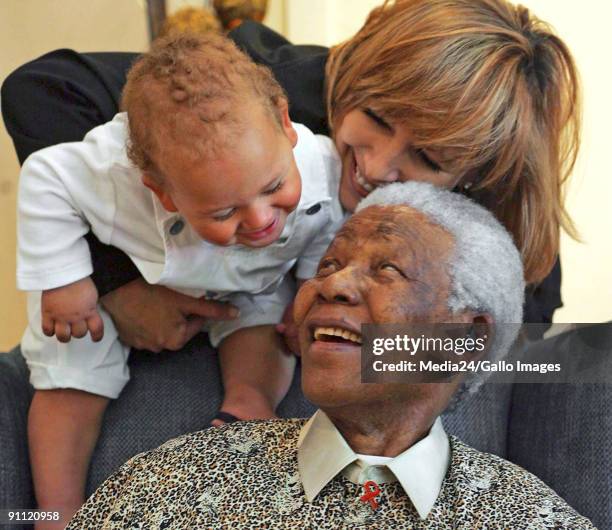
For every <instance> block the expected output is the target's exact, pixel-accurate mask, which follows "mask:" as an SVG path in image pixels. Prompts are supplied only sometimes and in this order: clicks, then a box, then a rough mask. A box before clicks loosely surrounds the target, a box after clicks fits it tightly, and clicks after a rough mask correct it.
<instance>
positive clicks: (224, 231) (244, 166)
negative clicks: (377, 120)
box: [145, 109, 302, 247]
mask: <svg viewBox="0 0 612 530" xmlns="http://www.w3.org/2000/svg"><path fill="white" fill-rule="evenodd" d="M250 114H251V116H249V118H248V120H247V121H248V126H247V128H246V130H245V132H244V134H243V135H241V137H240V138H239V139H238V140H237V141H236V142H235V146H233V147H231V148H224V149H223V150H222V151H221V153H220V156H219V157H218V159H217V160H209V161H204V162H201V163H199V164H192V165H191V166H187V165H186V164H185V163H184V162H183V161H181V160H178V158H179V157H178V156H177V160H174V161H173V160H168V157H166V160H165V162H164V166H165V167H164V168H163V169H164V175H165V182H164V186H163V188H164V189H163V190H160V189H154V186H153V185H151V183H150V182H146V181H145V183H146V184H147V185H149V187H151V188H152V189H153V191H155V192H156V194H157V195H158V197H159V199H160V200H161V202H162V204H163V205H164V207H165V208H166V209H167V210H169V211H178V212H180V213H181V215H182V216H183V217H184V218H185V220H186V221H187V222H188V223H189V224H190V225H191V226H192V227H193V229H194V230H195V231H196V232H197V233H198V234H199V235H200V237H202V239H205V240H206V241H209V242H211V243H214V244H216V245H222V246H227V245H235V244H241V245H245V246H248V247H264V246H266V245H270V244H271V243H274V242H275V241H276V240H277V239H278V238H279V237H280V235H281V232H282V231H283V228H284V226H285V222H286V220H287V216H288V214H289V213H291V212H292V211H293V210H294V209H295V208H296V206H297V205H298V203H299V201H300V195H301V191H302V184H301V179H300V174H299V172H298V169H297V166H296V163H295V159H294V157H293V147H294V146H295V144H296V143H297V134H296V132H295V130H294V129H293V127H292V125H291V121H290V120H289V117H288V115H287V113H286V111H285V112H284V114H285V116H284V119H283V125H282V128H279V127H278V125H277V124H276V123H275V122H274V121H273V118H272V117H271V116H270V115H269V113H268V112H265V111H264V110H263V109H262V110H261V112H258V110H257V109H252V110H251V112H250ZM281 129H282V130H281ZM170 158H172V157H170Z"/></svg>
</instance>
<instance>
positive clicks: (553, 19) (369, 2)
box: [0, 0, 612, 351]
mask: <svg viewBox="0 0 612 530" xmlns="http://www.w3.org/2000/svg"><path fill="white" fill-rule="evenodd" d="M380 2H381V0H271V1H270V9H269V14H268V19H267V23H268V24H269V25H270V26H272V27H273V28H275V29H276V30H277V31H281V32H282V33H284V34H285V35H287V37H288V38H289V39H290V40H292V41H293V42H295V43H304V44H306V43H317V44H324V45H332V44H334V43H337V42H340V41H341V40H344V39H346V38H348V37H350V36H351V35H352V34H353V33H354V32H355V31H356V30H357V29H358V28H359V27H360V26H361V24H362V23H363V21H364V20H365V18H366V15H367V13H368V12H369V11H370V9H371V8H372V7H375V6H376V5H378V4H379V3H380ZM522 3H523V4H524V5H527V6H528V7H529V8H530V9H532V11H533V12H534V13H536V14H537V15H538V16H540V17H541V18H543V19H544V20H547V21H549V22H550V23H551V24H552V25H553V26H554V27H555V28H556V29H557V31H558V33H559V34H560V35H561V37H562V38H563V39H564V40H565V41H566V42H567V43H568V45H569V46H570V48H571V49H572V50H573V53H574V56H575V58H576V61H577V63H578V66H579V68H580V71H581V73H582V78H583V84H584V136H583V138H584V143H583V148H582V152H581V156H580V160H579V163H578V166H577V168H576V170H575V174H574V176H573V178H572V182H571V185H570V187H569V193H568V202H567V204H568V207H569V210H570V213H571V215H572V217H573V218H574V220H575V221H576V224H577V226H578V228H579V230H580V232H581V234H582V237H583V240H584V242H583V243H577V242H574V241H572V240H570V239H569V238H567V237H565V236H564V237H563V240H562V248H561V261H562V264H563V286H562V289H563V299H564V302H565V307H564V308H563V309H561V310H560V311H558V312H557V314H556V316H555V319H556V321H557V322H601V321H606V320H612V236H611V233H612V206H611V204H610V202H612V171H611V169H612V158H611V157H610V156H609V151H610V149H609V147H608V145H607V144H608V142H609V137H610V132H609V126H610V124H612V108H611V105H610V103H609V97H608V95H607V94H608V92H609V87H610V86H611V85H612V74H611V73H610V69H609V68H608V66H607V65H608V63H609V52H608V48H607V47H604V46H602V45H601V43H602V42H605V41H606V36H607V32H608V31H609V28H608V21H609V20H611V19H612V3H609V2H603V1H601V0H584V1H583V2H581V3H580V5H579V7H577V4H576V2H575V1H574V0H555V1H554V2H551V1H550V0H524V1H523V2H522ZM187 4H195V5H197V4H198V2H196V1H195V0H168V5H169V8H170V9H171V10H172V9H176V8H177V7H180V6H182V5H187ZM147 44H148V40H147V26H146V18H145V2H144V0H87V1H86V2H85V1H83V0H2V1H1V2H0V49H1V50H2V54H0V82H1V81H2V80H4V78H5V77H6V76H7V75H8V74H9V73H10V72H11V71H12V70H14V69H15V68H16V67H17V66H19V65H21V64H23V63H24V62H26V61H28V60H31V59H33V58H35V57H37V56H39V55H42V54H43V53H45V52H47V51H50V50H53V49H55V48H61V47H68V48H74V49H76V50H79V51H109V50H114V51H121V50H123V51H139V50H144V49H145V48H146V46H147ZM18 171H19V166H18V164H17V158H16V156H15V153H14V150H13V146H12V143H11V141H10V138H9V137H8V135H7V134H6V131H5V130H4V128H0V243H1V245H2V249H3V250H2V253H1V254H0V256H1V258H0V351H5V350H8V349H9V348H11V347H13V346H14V345H15V344H17V343H18V341H19V339H20V337H21V334H22V331H23V328H24V326H25V297H24V296H23V293H19V292H18V291H17V290H16V288H15V279H14V271H15V201H16V185H17V178H18Z"/></svg>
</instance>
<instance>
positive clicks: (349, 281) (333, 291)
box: [319, 268, 361, 305]
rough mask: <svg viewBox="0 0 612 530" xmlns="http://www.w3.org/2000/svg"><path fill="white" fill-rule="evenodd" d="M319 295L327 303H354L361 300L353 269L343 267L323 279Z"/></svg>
mask: <svg viewBox="0 0 612 530" xmlns="http://www.w3.org/2000/svg"><path fill="white" fill-rule="evenodd" d="M319 296H320V297H321V298H322V299H323V300H324V301H325V302H328V303H336V304H347V305H356V304H358V303H359V302H360V301H361V295H360V292H359V287H358V280H357V278H356V274H355V273H354V271H352V270H350V269H348V268H344V269H342V270H341V271H338V272H335V273H333V274H331V275H329V276H327V278H325V279H324V280H323V283H322V284H321V287H320V290H319Z"/></svg>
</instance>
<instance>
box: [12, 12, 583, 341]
mask: <svg viewBox="0 0 612 530" xmlns="http://www.w3.org/2000/svg"><path fill="white" fill-rule="evenodd" d="M230 36H231V37H232V38H233V39H234V40H235V41H236V42H237V43H238V44H239V45H240V46H242V47H243V48H244V49H246V50H247V51H248V52H249V53H250V55H251V56H252V57H253V58H254V59H255V60H256V61H258V62H260V63H264V64H267V65H268V66H269V67H270V68H271V69H272V71H273V72H274V74H275V76H276V77H277V79H278V80H279V82H280V83H281V85H282V86H283V87H284V89H285V90H286V91H287V94H288V96H289V101H290V104H291V109H290V110H291V117H292V119H293V120H295V121H298V122H301V123H304V124H305V125H307V126H309V127H310V128H311V129H313V130H314V131H315V132H318V133H321V132H331V135H332V136H333V138H334V140H335V142H336V145H337V147H338V150H339V152H340V155H341V157H342V162H343V171H342V182H341V185H340V198H341V200H342V203H343V206H344V207H345V208H346V210H347V211H353V210H354V208H355V206H356V204H357V202H358V201H359V200H360V199H361V198H362V197H364V196H366V195H367V194H368V193H369V192H370V191H371V190H373V189H374V188H376V187H378V186H381V185H384V184H387V183H389V182H394V181H404V180H422V181H428V182H432V183H434V184H436V185H439V186H442V187H445V188H452V189H455V190H456V191H458V192H461V193H466V194H469V195H470V196H471V197H473V198H474V199H475V200H476V201H478V202H479V203H481V204H483V205H485V206H486V207H488V208H489V209H490V210H491V211H492V212H493V213H494V214H495V215H496V217H497V218H498V219H499V220H500V221H501V222H502V223H503V224H504V226H505V227H506V228H507V229H508V230H509V232H510V233H511V234H512V236H513V238H514V241H515V243H516V245H517V247H518V248H519V250H520V252H521V255H522V258H523V262H524V267H525V279H526V282H527V284H528V286H529V287H528V292H527V296H526V300H527V301H526V307H525V320H526V321H528V322H550V321H551V318H552V313H553V312H554V310H555V308H557V307H559V306H560V305H561V301H560V296H559V286H560V271H559V268H558V266H557V267H556V268H553V266H554V265H555V261H556V260H557V257H558V253H559V234H560V230H561V229H562V228H563V229H565V230H566V231H567V232H568V233H569V234H571V235H575V230H574V228H573V225H572V223H571V220H570V219H569V216H568V215H567V212H566V211H565V209H564V206H563V183H564V182H565V180H566V179H567V177H568V175H569V173H570V171H571V169H572V166H573V164H574V161H575V158H576V153H577V150H578V145H579V121H580V105H579V85H578V78H577V77H578V76H577V72H576V67H575V65H574V62H573V60H572V57H571V54H570V52H569V50H568V49H567V47H566V46H565V44H564V43H563V42H562V41H561V40H560V39H559V37H557V36H556V35H555V34H554V33H553V32H552V31H551V29H550V28H549V27H548V26H547V25H546V24H545V23H544V22H542V21H540V20H539V19H537V18H536V17H535V16H533V15H532V14H530V13H529V11H528V10H527V9H525V8H523V7H516V6H514V5H513V4H510V3H509V2H506V1H505V0H397V1H394V2H386V3H384V4H383V5H382V6H380V7H379V8H377V9H375V10H374V11H372V13H371V14H370V16H369V18H368V19H367V21H366V23H365V24H364V26H363V27H362V29H361V30H360V31H359V32H358V33H357V34H356V35H355V36H354V37H353V38H351V39H349V40H348V41H346V42H344V43H342V44H340V45H338V46H336V47H333V48H332V49H331V50H328V49H326V48H323V47H320V46H294V45H292V44H290V43H289V42H288V41H286V40H285V39H284V38H283V37H282V36H280V35H278V34H276V33H274V32H273V31H272V30H270V29H268V28H266V27H265V26H262V25H260V24H257V23H254V22H244V23H243V24H242V25H240V26H239V27H238V28H237V29H236V30H234V31H233V32H232V33H231V34H230ZM133 58H134V54H127V53H114V54H79V53H76V52H73V51H70V50H60V51H56V52H52V53H50V54H48V55H45V56H43V57H41V58H39V59H37V60H35V61H33V62H32V63H29V64H27V65H25V66H23V67H22V68H20V69H19V70H17V71H16V72H15V73H14V74H12V75H11V76H10V77H9V78H8V79H7V81H6V82H5V84H4V86H3V93H2V105H3V112H4V117H5V122H6V125H7V128H8V130H9V133H10V134H11V135H12V137H13V140H14V142H15V146H16V149H17V152H18V154H19V157H20V160H21V161H23V160H24V159H25V158H26V157H27V155H28V154H30V153H31V152H32V151H34V150H37V149H40V148H42V147H45V146H47V145H51V144H54V143H58V142H61V141H69V140H80V139H81V138H82V137H83V135H84V134H85V133H86V132H87V131H88V130H90V129H91V128H93V127H94V126H96V125H98V124H100V123H103V122H105V121H108V120H110V119H111V118H112V117H113V115H114V114H115V112H116V111H117V102H118V100H119V94H120V91H121V88H122V86H123V82H124V72H125V70H126V69H127V67H128V66H129V64H130V62H131V61H132V60H133ZM58 95H59V97H58ZM89 241H90V245H91V247H92V252H93V261H94V268H95V272H94V280H95V282H96V284H97V287H98V289H99V292H100V295H101V297H102V302H103V304H104V305H105V307H106V308H107V309H108V310H109V312H110V313H111V314H112V315H113V317H114V319H115V322H116V324H117V327H118V329H119V331H120V336H121V338H122V340H123V341H124V342H126V343H127V344H130V345H132V346H135V347H139V348H145V349H150V350H154V351H159V350H161V349H163V348H171V349H180V348H181V347H182V346H183V345H184V344H185V342H187V341H188V340H189V339H190V338H191V337H193V336H194V335H195V334H196V333H197V332H198V329H199V328H198V326H197V325H194V319H195V322H196V323H197V322H198V319H201V320H204V319H205V318H206V317H207V316H210V315H213V314H216V315H218V314H219V313H218V312H219V311H223V308H219V307H218V305H215V303H214V302H210V301H207V300H204V299H202V300H195V301H194V300H193V299H190V298H188V297H185V296H183V295H181V294H179V293H174V292H172V291H168V290H166V289H164V288H161V287H156V286H150V285H147V284H146V282H144V280H142V278H139V276H138V273H137V271H136V269H135V267H134V266H133V265H132V264H131V263H130V261H129V260H128V259H127V257H126V256H124V255H122V254H120V253H119V252H118V251H116V250H115V249H111V248H109V247H104V246H103V245H101V244H100V243H99V242H97V241H95V238H93V236H91V237H90V239H89ZM500 266H503V263H500ZM551 271H552V272H551ZM103 295H106V296H103Z"/></svg>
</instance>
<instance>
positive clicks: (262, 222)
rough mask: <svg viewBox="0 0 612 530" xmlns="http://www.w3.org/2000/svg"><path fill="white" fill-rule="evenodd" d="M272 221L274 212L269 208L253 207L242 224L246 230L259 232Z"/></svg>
mask: <svg viewBox="0 0 612 530" xmlns="http://www.w3.org/2000/svg"><path fill="white" fill-rule="evenodd" d="M273 220H274V210H273V208H270V207H269V206H253V207H251V208H249V210H248V214H247V216H246V218H245V220H244V222H243V225H244V227H245V228H246V229H247V230H261V229H262V228H266V227H267V226H268V225H269V224H270V223H271V222H272V221H273Z"/></svg>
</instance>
